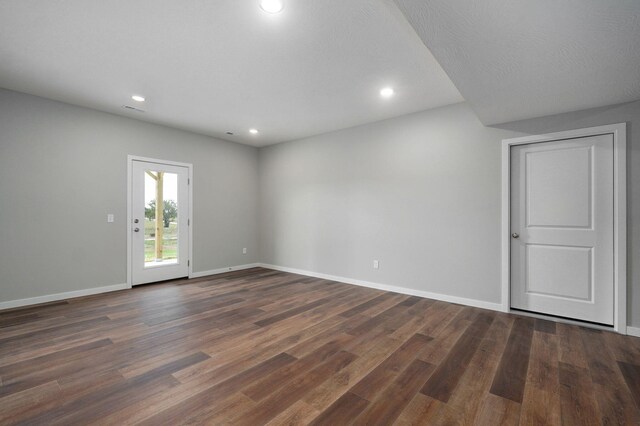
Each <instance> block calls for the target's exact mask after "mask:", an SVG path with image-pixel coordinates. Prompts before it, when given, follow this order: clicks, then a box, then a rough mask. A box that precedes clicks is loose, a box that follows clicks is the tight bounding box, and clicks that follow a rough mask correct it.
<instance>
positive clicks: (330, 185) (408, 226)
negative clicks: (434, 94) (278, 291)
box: [0, 90, 640, 326]
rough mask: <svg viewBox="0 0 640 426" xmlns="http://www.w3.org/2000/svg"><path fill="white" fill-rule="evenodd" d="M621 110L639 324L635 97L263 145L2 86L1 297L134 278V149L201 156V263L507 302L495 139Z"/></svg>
mask: <svg viewBox="0 0 640 426" xmlns="http://www.w3.org/2000/svg"><path fill="white" fill-rule="evenodd" d="M618 122H628V123H629V124H628V126H627V131H628V138H629V144H628V170H629V172H628V173H629V176H628V195H629V210H628V217H629V259H628V260H629V318H630V323H631V324H632V325H634V326H640V261H638V256H639V255H640V133H639V132H636V131H635V127H637V126H638V123H640V102H635V103H631V104H626V105H619V106H614V107H606V108H598V109H593V110H587V111H580V112H575V113H568V114H562V115H557V116H552V117H545V118H541V119H535V120H527V121H522V122H516V123H509V124H505V125H502V126H500V128H498V127H493V128H489V127H485V126H483V125H482V124H481V123H480V122H479V121H478V120H477V118H476V116H475V115H474V113H473V112H472V111H471V109H470V108H469V107H468V106H467V105H466V104H457V105H452V106H448V107H444V108H438V109H434V110H430V111H425V112H421V113H417V114H412V115H407V116H403V117H399V118H395V119H391V120H386V121H382V122H379V123H374V124H370V125H366V126H360V127H356V128H352V129H347V130H343V131H338V132H333V133H328V134H325V135H320V136H316V137H312V138H308V139H304V140H300V141H294V142H288V143H284V144H280V145H275V146H272V147H268V148H263V149H261V150H260V151H258V150H256V149H255V148H251V147H247V146H242V145H237V144H233V143H228V142H224V141H220V140H216V139H213V138H209V137H205V136H200V135H196V134H192V133H188V132H183V131H179V130H175V129H171V128H168V127H163V126H158V125H153V124H148V123H143V122H140V121H135V120H130V119H127V118H123V117H119V116H114V115H111V114H106V113H102V112H98V111H94V110H89V109H85V108H79V107H74V106H71V105H67V104H63V103H58V102H54V101H49V100H45V99H42V98H37V97H33V96H29V95H24V94H19V93H16V92H11V91H6V90H0V242H1V243H0V302H2V301H8V300H15V299H22V298H28V297H35V296H41V295H46V294H54V293H60V292H67V291H74V290H80V289H86V288H91V287H100V286H105V285H112V284H120V283H124V282H126V260H127V259H126V224H125V220H126V163H127V161H126V158H127V154H134V155H140V156H147V157H155V158H162V159H168V160H174V161H184V162H190V163H193V164H194V254H193V257H192V259H193V262H194V271H196V272H198V271H206V270H211V269H217V268H222V267H227V266H233V265H240V264H247V263H253V262H257V261H261V262H265V263H270V264H275V265H280V266H288V267H293V268H299V269H305V270H310V271H315V272H320V273H326V274H331V275H338V276H343V277H348V278H355V279H361V280H367V281H373V282H378V283H383V284H390V285H397V286H402V287H408V288H413V289H417V290H423V291H430V292H436V293H442V294H447V295H452V296H459V297H465V298H472V299H477V300H482V301H488V302H492V303H500V243H499V233H500V140H501V139H503V138H507V137H514V136H520V135H523V134H534V133H547V132H555V131H561V130H568V129H573V128H581V127H589V126H596V125H601V124H611V123H618ZM258 208H260V215H259V216H258ZM107 213H114V214H115V215H116V222H115V223H113V224H108V223H106V214H107ZM258 231H260V233H259V241H260V247H259V249H260V252H259V253H258V244H257V241H258ZM242 247H247V248H248V249H249V254H248V255H242V254H241V249H242ZM88 248H90V249H88ZM373 259H378V260H379V261H380V269H379V270H374V269H373V268H372V261H373Z"/></svg>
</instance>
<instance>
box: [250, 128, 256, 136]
mask: <svg viewBox="0 0 640 426" xmlns="http://www.w3.org/2000/svg"><path fill="white" fill-rule="evenodd" d="M249 133H251V134H252V135H257V134H258V130H257V129H249Z"/></svg>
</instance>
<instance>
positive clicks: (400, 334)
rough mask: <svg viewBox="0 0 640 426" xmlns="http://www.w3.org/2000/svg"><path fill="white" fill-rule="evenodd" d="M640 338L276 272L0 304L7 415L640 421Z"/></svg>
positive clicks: (129, 420)
mask: <svg viewBox="0 0 640 426" xmlns="http://www.w3.org/2000/svg"><path fill="white" fill-rule="evenodd" d="M639 406H640V339H638V338H634V337H625V336H620V335H617V334H614V333H609V332H600V331H594V330H590V329H586V328H580V327H576V326H570V325H563V324H556V323H553V322H547V321H542V320H534V319H531V318H527V317H521V316H516V315H507V314H502V313H496V312H492V311H486V310H482V309H476V308H470V307H464V306H460V305H454V304H450V303H445V302H439V301H435V300H429V299H421V298H418V297H410V296H405V295H400V294H393V293H387V292H383V291H377V290H371V289H366V288H361V287H356V286H350V285H346V284H339V283H335V282H330V281H326V280H321V279H315V278H308V277H303V276H299V275H292V274H287V273H282V272H275V271H270V270H266V269H258V268H256V269H251V270H246V271H239V272H233V273H228V274H224V275H216V276H213V277H206V278H201V279H198V280H191V281H186V280H182V281H175V282H170V283H164V284H156V285H149V286H142V287H138V288H135V289H133V290H126V291H121V292H116V293H110V294H105V295H99V296H93V297H87V298H82V299H73V300H69V301H63V302H58V303H51V304H48V305H41V306H37V307H30V308H25V309H17V310H11V311H4V312H0V424H65V425H71V424H116V425H122V424H133V423H142V424H147V425H157V424H170V425H174V424H185V423H190V424H243V425H244V424H246V425H259V424H267V423H269V424H327V425H344V424H357V425H386V424H399V425H409V424H451V425H454V424H481V425H500V424H507V425H516V424H524V425H543V424H570V425H591V424H595V425H597V424H612V425H638V424H640V410H639Z"/></svg>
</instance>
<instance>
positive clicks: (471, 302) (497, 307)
mask: <svg viewBox="0 0 640 426" xmlns="http://www.w3.org/2000/svg"><path fill="white" fill-rule="evenodd" d="M257 266H260V267H262V268H267V269H273V270H276V271H282V272H290V273H292V274H299V275H306V276H309V277H315V278H321V279H325V280H331V281H337V282H341V283H346V284H353V285H358V286H361V287H369V288H375V289H377V290H384V291H391V292H394V293H401V294H408V295H410V296H418V297H425V298H427V299H435V300H442V301H443V302H449V303H457V304H460V305H466V306H473V307H475V308H482V309H490V310H492V311H502V304H500V303H492V302H485V301H484V300H476V299H467V298H465V297H458V296H450V295H447V294H440V293H432V292H429V291H423V290H415V289H412V288H407V287H398V286H394V285H388V284H378V283H374V282H370V281H362V280H356V279H353V278H345V277H338V276H334V275H327V274H321V273H319V272H311V271H305V270H302V269H295V268H287V267H284V266H277V265H269V264H265V263H259V264H257Z"/></svg>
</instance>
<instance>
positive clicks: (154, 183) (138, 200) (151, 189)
mask: <svg viewBox="0 0 640 426" xmlns="http://www.w3.org/2000/svg"><path fill="white" fill-rule="evenodd" d="M131 173H132V198H131V206H130V208H131V218H132V219H131V220H132V223H131V233H132V237H131V281H132V284H133V285H136V284H145V283H150V282H157V281H163V280H169V279H174V278H180V277H186V276H188V275H189V264H188V262H189V229H188V226H189V225H190V224H189V191H188V185H189V182H188V179H189V169H188V168H187V167H181V166H176V165H169V164H162V163H155V162H149V161H138V160H134V161H132V169H131Z"/></svg>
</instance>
